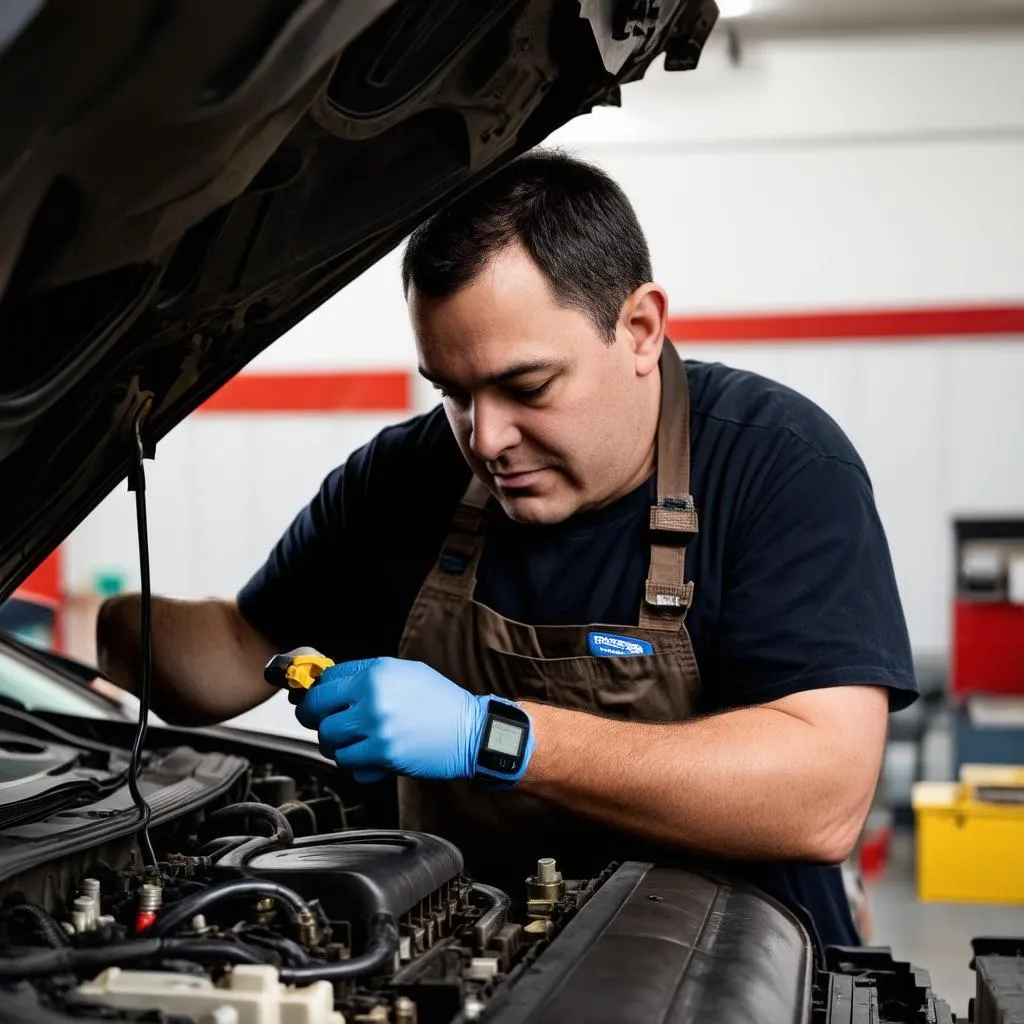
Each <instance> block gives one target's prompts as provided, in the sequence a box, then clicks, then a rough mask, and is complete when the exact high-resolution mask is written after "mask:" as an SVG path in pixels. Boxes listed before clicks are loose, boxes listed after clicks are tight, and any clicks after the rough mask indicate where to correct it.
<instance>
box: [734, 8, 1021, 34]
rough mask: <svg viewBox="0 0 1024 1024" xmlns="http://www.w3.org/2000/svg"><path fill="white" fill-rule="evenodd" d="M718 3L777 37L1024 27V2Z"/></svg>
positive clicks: (738, 24)
mask: <svg viewBox="0 0 1024 1024" xmlns="http://www.w3.org/2000/svg"><path fill="white" fill-rule="evenodd" d="M718 5H719V8H720V9H721V11H722V17H723V19H724V20H725V22H726V23H727V24H729V25H731V26H733V27H735V28H737V29H740V30H741V31H743V32H744V33H746V32H747V31H750V32H756V33H757V34H762V33H763V34H772V35H774V34H789V33H805V32H813V33H818V32H824V33H843V32H865V31H878V32H891V31H899V30H906V29H910V30H917V31H921V30H927V29H932V28H934V29H948V28H972V27H979V28H980V27H992V26H998V25H1024V0H718ZM733 15H742V16H740V17H734V16H733Z"/></svg>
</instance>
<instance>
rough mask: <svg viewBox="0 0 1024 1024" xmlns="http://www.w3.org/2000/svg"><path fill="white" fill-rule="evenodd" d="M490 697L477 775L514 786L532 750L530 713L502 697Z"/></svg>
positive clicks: (497, 782)
mask: <svg viewBox="0 0 1024 1024" xmlns="http://www.w3.org/2000/svg"><path fill="white" fill-rule="evenodd" d="M487 700H488V706H487V716H486V718H485V719H484V727H483V731H482V733H481V736H480V747H479V749H478V750H477V755H476V772H475V776H474V777H475V778H476V779H479V780H480V781H481V782H484V783H489V784H491V785H494V784H498V785H501V784H502V783H504V784H505V785H508V786H511V785H514V784H515V783H516V782H518V781H519V780H520V779H521V778H522V777H523V773H524V771H525V770H526V762H527V761H528V760H529V755H530V753H531V750H530V738H531V737H530V716H529V715H528V714H527V713H526V712H525V711H523V709H522V708H520V707H517V706H516V705H515V704H513V703H512V702H511V701H507V700H505V699H504V698H502V697H488V698H487Z"/></svg>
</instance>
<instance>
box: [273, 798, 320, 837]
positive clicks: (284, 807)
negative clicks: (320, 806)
mask: <svg viewBox="0 0 1024 1024" xmlns="http://www.w3.org/2000/svg"><path fill="white" fill-rule="evenodd" d="M278 810H279V811H280V812H281V813H282V814H284V815H285V816H287V815H288V814H290V813H291V812H292V811H302V813H303V814H305V815H307V816H308V818H309V834H310V835H311V836H312V835H316V829H317V820H316V811H314V810H313V808H312V807H310V806H309V804H307V803H304V802H303V801H302V800H289V801H288V803H286V804H281V805H280V807H278Z"/></svg>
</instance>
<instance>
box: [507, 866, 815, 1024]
mask: <svg viewBox="0 0 1024 1024" xmlns="http://www.w3.org/2000/svg"><path fill="white" fill-rule="evenodd" d="M813 968H814V961H813V947H812V944H811V939H810V936H809V935H808V934H807V932H806V931H805V929H804V927H803V926H802V925H801V924H800V922H799V921H798V920H797V919H796V917H794V916H793V915H792V914H791V913H789V911H787V910H786V909H785V908H784V907H782V906H781V905H780V904H778V903H776V902H775V901H774V900H772V899H771V898H770V897H768V896H766V895H765V894H764V893H761V892H758V891H757V890H756V889H753V888H752V887H750V886H746V885H743V884H742V883H736V884H729V883H727V882H725V881H723V880H721V879H719V878H716V877H713V876H710V875H704V874H701V873H699V872H695V871H677V870H671V869H663V868H652V867H651V865H650V864H645V863H640V862H636V861H627V862H626V863H624V864H623V865H622V866H621V867H620V868H619V869H618V870H617V871H616V872H615V874H614V875H612V876H611V878H609V879H608V880H607V881H606V882H605V883H604V885H602V886H601V888H600V889H598V890H597V892H596V893H594V895H593V896H592V897H591V899H590V900H589V901H588V902H587V903H586V904H585V905H584V907H583V908H582V909H581V910H580V912H579V913H578V914H577V915H576V917H575V918H573V919H572V920H571V921H570V922H569V923H568V925H566V927H565V930H564V931H563V932H562V933H561V934H560V935H559V936H558V939H557V940H556V941H555V942H553V943H552V944H551V946H550V947H549V948H548V949H547V950H545V952H544V954H543V956H542V957H541V958H540V959H539V960H538V961H537V963H536V964H535V965H534V966H533V967H532V968H531V969H530V970H528V971H527V972H526V973H525V974H524V975H523V976H522V978H520V979H519V981H518V982H517V983H516V984H515V985H514V986H512V987H511V988H510V989H508V990H505V991H504V992H502V993H500V994H499V995H498V996H496V997H495V999H494V1001H493V1002H492V1004H491V1005H490V1007H489V1008H488V1011H489V1015H488V1018H487V1019H488V1021H489V1022H490V1024H526V1022H529V1024H555V1022H560V1021H569V1020H581V1021H582V1020H585V1021H588V1022H589V1024H613V1022H614V1024H645V1022H647V1021H660V1022H663V1024H684V1022H687V1024H688V1022H695V1021H722V1022H723V1024H724V1022H726V1021H757V1022H758V1024H804V1022H806V1021H807V1020H808V1019H809V1017H810V1013H811V979H812V974H813ZM609 979H614V981H610V980H609Z"/></svg>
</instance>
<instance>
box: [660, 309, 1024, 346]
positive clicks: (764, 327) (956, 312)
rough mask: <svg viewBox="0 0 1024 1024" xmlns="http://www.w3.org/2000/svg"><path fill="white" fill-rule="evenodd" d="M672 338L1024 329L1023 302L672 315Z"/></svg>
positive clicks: (819, 337)
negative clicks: (808, 311) (956, 306)
mask: <svg viewBox="0 0 1024 1024" xmlns="http://www.w3.org/2000/svg"><path fill="white" fill-rule="evenodd" d="M668 333H669V337H670V338H671V339H672V340H673V341H717V342H758V341H808V342H814V341H828V340H834V339H837V338H843V339H848V340H853V339H879V338H943V337H961V338H969V337H976V336H984V335H1002V334H1024V306H978V307H961V308H948V309H882V310H861V311H857V312H853V311H850V312H842V311H840V312H830V313H824V312H823V313H766V314H757V313H750V314H743V315H739V316H674V317H671V318H670V320H669V325H668Z"/></svg>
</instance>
